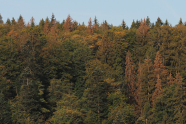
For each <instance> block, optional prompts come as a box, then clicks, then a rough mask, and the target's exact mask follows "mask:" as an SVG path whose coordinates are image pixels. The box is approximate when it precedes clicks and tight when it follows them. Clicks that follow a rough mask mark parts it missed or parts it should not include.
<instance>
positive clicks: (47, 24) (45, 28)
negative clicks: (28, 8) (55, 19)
mask: <svg viewBox="0 0 186 124" xmlns="http://www.w3.org/2000/svg"><path fill="white" fill-rule="evenodd" d="M43 31H44V33H45V34H48V33H49V20H48V18H47V19H46V20H45V24H44V28H43Z"/></svg>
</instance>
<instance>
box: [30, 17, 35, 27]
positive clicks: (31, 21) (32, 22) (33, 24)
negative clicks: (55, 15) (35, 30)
mask: <svg viewBox="0 0 186 124" xmlns="http://www.w3.org/2000/svg"><path fill="white" fill-rule="evenodd" d="M34 21H35V19H34V17H33V16H32V18H31V19H30V25H31V27H34V26H35V22H34Z"/></svg>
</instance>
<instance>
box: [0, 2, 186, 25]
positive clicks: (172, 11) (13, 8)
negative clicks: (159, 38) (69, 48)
mask: <svg viewBox="0 0 186 124" xmlns="http://www.w3.org/2000/svg"><path fill="white" fill-rule="evenodd" d="M185 5H186V0H0V14H1V16H2V17H3V21H4V22H6V20H7V19H8V18H9V19H10V20H11V19H12V17H14V18H15V19H16V20H17V19H18V18H19V16H20V15H22V16H23V18H24V20H25V23H28V22H29V20H30V19H31V17H32V16H33V17H34V19H35V23H36V24H39V21H40V20H41V19H42V18H43V19H44V20H45V19H46V17H49V18H51V16H52V13H54V15H55V18H56V20H57V21H59V22H62V21H63V20H64V19H66V18H67V16H68V15H69V14H70V16H71V17H72V19H73V20H76V21H77V22H78V23H81V24H82V22H84V23H85V25H87V24H88V20H89V18H90V17H91V18H92V20H93V19H94V18H95V16H96V18H97V19H98V22H99V23H102V22H103V21H104V20H107V22H108V23H109V24H113V25H114V26H119V25H120V24H121V22H122V20H123V19H124V21H125V22H126V24H127V25H128V26H129V27H130V26H131V24H132V21H133V19H134V20H135V21H136V20H141V19H142V18H146V17H147V16H149V18H150V21H151V22H156V20H157V18H158V17H160V19H161V20H162V21H163V22H165V20H166V19H167V20H168V22H169V23H170V24H171V25H172V26H175V25H176V24H178V22H179V20H180V18H182V21H183V22H185V21H186V11H185V10H186V7H185Z"/></svg>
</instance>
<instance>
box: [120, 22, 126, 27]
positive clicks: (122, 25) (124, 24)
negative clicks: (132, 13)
mask: <svg viewBox="0 0 186 124" xmlns="http://www.w3.org/2000/svg"><path fill="white" fill-rule="evenodd" d="M121 27H122V28H123V29H125V28H126V23H125V21H124V20H123V21H122V23H121Z"/></svg>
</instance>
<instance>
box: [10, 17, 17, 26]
mask: <svg viewBox="0 0 186 124" xmlns="http://www.w3.org/2000/svg"><path fill="white" fill-rule="evenodd" d="M11 22H12V25H15V24H16V21H15V19H14V17H13V18H12V20H11Z"/></svg>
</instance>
